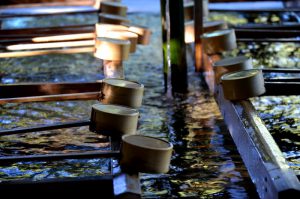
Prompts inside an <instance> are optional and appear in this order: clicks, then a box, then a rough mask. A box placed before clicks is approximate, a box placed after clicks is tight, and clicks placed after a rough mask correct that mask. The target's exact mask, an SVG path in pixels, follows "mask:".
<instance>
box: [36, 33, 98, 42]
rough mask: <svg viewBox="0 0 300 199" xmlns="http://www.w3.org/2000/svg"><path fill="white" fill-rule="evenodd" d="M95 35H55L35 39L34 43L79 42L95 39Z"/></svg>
mask: <svg viewBox="0 0 300 199" xmlns="http://www.w3.org/2000/svg"><path fill="white" fill-rule="evenodd" d="M93 38H94V34H93V33H80V34H68V35H54V36H44V37H34V38H32V41H33V42H51V41H66V40H79V39H93Z"/></svg>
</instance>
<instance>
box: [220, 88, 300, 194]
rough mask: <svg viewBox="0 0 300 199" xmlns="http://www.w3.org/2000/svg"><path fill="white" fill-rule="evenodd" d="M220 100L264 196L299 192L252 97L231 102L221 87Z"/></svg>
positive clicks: (250, 170) (254, 179)
mask: <svg viewBox="0 0 300 199" xmlns="http://www.w3.org/2000/svg"><path fill="white" fill-rule="evenodd" d="M216 90H217V92H216V94H215V98H216V101H217V103H218V105H219V108H220V111H221V113H222V115H223V117H224V120H225V123H226V124H227V127H228V129H229V132H230V134H231V136H232V138H233V140H234V142H235V144H236V146H237V149H238V151H239V153H240V155H241V157H242V159H243V161H244V163H245V166H246V167H247V170H248V172H249V174H250V177H251V179H252V181H253V182H254V184H255V186H256V189H257V192H258V194H259V196H260V198H272V199H276V198H287V197H292V196H295V195H296V194H298V195H299V193H300V183H299V180H298V178H297V176H296V175H295V173H294V171H293V170H292V169H291V168H290V167H289V166H288V165H287V163H286V160H285V158H284V157H283V154H282V152H281V151H280V149H279V147H278V146H277V144H276V142H275V141H274V139H273V138H272V135H271V134H270V132H269V131H268V130H267V129H266V127H265V126H264V124H263V122H262V121H261V119H260V118H259V117H258V115H257V114H256V112H255V110H254V107H253V106H252V104H251V103H250V101H248V100H244V101H237V102H231V101H228V100H226V99H224V97H223V90H222V87H221V86H220V85H218V86H217V89H216Z"/></svg>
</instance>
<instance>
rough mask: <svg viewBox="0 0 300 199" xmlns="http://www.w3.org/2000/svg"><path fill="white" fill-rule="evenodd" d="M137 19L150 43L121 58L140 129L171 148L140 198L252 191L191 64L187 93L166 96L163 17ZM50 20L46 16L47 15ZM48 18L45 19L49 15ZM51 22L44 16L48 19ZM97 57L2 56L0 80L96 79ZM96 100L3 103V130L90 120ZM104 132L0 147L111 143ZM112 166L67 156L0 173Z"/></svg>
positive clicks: (47, 149)
mask: <svg viewBox="0 0 300 199" xmlns="http://www.w3.org/2000/svg"><path fill="white" fill-rule="evenodd" d="M129 18H130V19H132V21H133V22H134V23H138V24H141V25H147V26H151V29H152V31H153V35H152V41H151V44H150V45H149V46H139V47H138V49H137V52H136V53H134V54H132V55H131V57H130V59H129V60H128V61H126V62H125V76H126V78H127V79H130V80H135V81H138V82H140V83H143V84H144V85H145V88H146V91H145V96H144V102H143V106H142V107H141V109H140V113H141V117H140V120H139V127H138V132H139V133H140V134H143V135H150V136H154V137H160V138H163V139H165V140H168V141H171V142H172V143H173V145H174V153H173V157H172V162H171V169H170V172H169V173H168V174H164V175H149V174H142V175H141V181H142V189H143V197H144V198H178V197H188V198H239V199H240V198H257V195H256V191H255V188H254V186H253V184H252V182H251V179H250V178H249V176H248V173H247V170H246V169H245V167H244V165H243V163H242V160H241V158H240V156H239V154H238V152H237V150H236V148H235V145H234V143H233V141H232V139H231V137H230V135H229V133H228V132H227V130H226V128H225V127H224V123H223V120H222V117H221V114H220V112H219V110H218V107H217V105H216V103H215V101H214V99H213V97H212V96H211V95H210V94H209V93H207V92H206V91H205V90H204V89H202V88H201V87H200V86H199V85H200V82H199V78H198V77H197V75H196V74H194V72H193V68H192V63H190V64H189V65H190V71H191V72H190V73H189V93H188V94H186V95H178V96H175V97H174V98H173V99H171V98H168V97H166V96H165V95H164V93H163V91H164V87H163V77H162V51H161V33H160V27H161V25H160V16H159V15H156V14H132V15H130V16H129ZM15 20H16V21H11V22H8V21H6V22H5V24H4V25H5V26H9V25H10V23H11V24H13V25H15V24H22V26H25V25H26V26H27V27H28V26H34V25H36V24H41V23H42V24H43V20H45V18H43V17H42V18H40V19H38V21H36V20H34V19H33V18H26V19H24V20H23V21H19V19H15ZM48 20H49V19H48ZM48 20H47V21H48ZM51 20H53V21H54V22H53V23H56V24H61V23H62V24H66V23H67V22H70V23H75V24H77V23H81V22H84V21H87V20H90V22H91V23H92V22H93V20H94V22H95V17H93V16H79V17H77V18H76V16H75V17H70V18H68V19H64V20H61V19H60V18H56V19H55V18H51ZM47 23H48V22H47ZM98 66H99V60H97V59H95V58H93V56H92V55H91V54H75V55H47V56H37V57H28V58H16V59H1V60H0V71H1V72H0V74H1V81H2V83H13V82H40V81H43V82H46V81H49V82H62V81H81V82H83V81H94V80H97V79H99V78H101V74H102V70H101V68H99V67H98ZM94 103H97V102H96V101H78V102H75V101H68V102H49V103H28V104H6V105H2V106H1V109H0V129H8V128H16V127H23V126H33V125H38V124H52V123H57V122H66V121H76V120H81V119H88V118H89V116H90V111H91V105H92V104H94ZM108 149H109V145H108V143H107V141H106V139H105V137H102V136H99V135H95V134H93V133H91V132H89V131H88V128H86V127H80V128H70V129H63V130H55V131H46V132H34V133H30V134H24V135H14V136H4V137H1V138H0V154H1V155H2V156H6V155H15V154H18V155H27V154H46V153H65V152H75V151H86V150H108ZM108 172H109V162H108V160H105V159H104V160H103V159H102V160H100V159H92V160H67V161H55V162H19V163H15V164H5V165H1V167H0V180H12V179H20V178H31V179H32V180H39V179H43V178H59V177H77V176H93V175H101V174H106V173H108Z"/></svg>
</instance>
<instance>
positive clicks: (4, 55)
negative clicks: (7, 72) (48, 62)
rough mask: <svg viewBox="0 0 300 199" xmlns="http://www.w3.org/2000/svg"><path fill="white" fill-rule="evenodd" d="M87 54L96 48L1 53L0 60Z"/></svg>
mask: <svg viewBox="0 0 300 199" xmlns="http://www.w3.org/2000/svg"><path fill="white" fill-rule="evenodd" d="M87 52H94V47H81V48H70V49H50V50H35V51H16V52H3V53H0V58H9V57H28V56H37V55H48V54H74V53H87Z"/></svg>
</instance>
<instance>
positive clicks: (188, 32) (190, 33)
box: [184, 22, 195, 43]
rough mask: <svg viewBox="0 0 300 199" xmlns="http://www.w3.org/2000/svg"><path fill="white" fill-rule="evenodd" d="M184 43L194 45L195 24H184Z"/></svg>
mask: <svg viewBox="0 0 300 199" xmlns="http://www.w3.org/2000/svg"><path fill="white" fill-rule="evenodd" d="M184 26H185V29H184V31H185V32H184V41H185V43H193V42H194V41H195V29H194V23H192V22H189V23H185V24H184Z"/></svg>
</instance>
